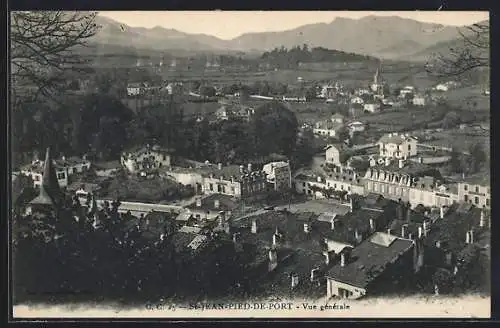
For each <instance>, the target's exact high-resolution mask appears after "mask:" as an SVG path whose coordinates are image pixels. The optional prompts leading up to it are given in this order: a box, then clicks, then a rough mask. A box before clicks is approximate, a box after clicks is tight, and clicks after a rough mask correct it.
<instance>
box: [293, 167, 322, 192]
mask: <svg viewBox="0 0 500 328" xmlns="http://www.w3.org/2000/svg"><path fill="white" fill-rule="evenodd" d="M292 185H293V187H294V189H295V191H296V192H297V193H299V194H305V195H308V196H313V197H315V198H325V195H324V193H323V192H322V191H320V190H319V189H321V190H326V189H327V186H326V177H325V176H324V175H321V174H313V173H311V172H302V173H299V174H297V175H296V176H295V177H294V179H293V182H292ZM316 189H318V190H316Z"/></svg>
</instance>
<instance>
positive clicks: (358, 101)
mask: <svg viewBox="0 0 500 328" xmlns="http://www.w3.org/2000/svg"><path fill="white" fill-rule="evenodd" d="M364 103H365V101H364V100H363V98H361V97H357V96H355V97H352V98H351V104H358V105H363V104H364Z"/></svg>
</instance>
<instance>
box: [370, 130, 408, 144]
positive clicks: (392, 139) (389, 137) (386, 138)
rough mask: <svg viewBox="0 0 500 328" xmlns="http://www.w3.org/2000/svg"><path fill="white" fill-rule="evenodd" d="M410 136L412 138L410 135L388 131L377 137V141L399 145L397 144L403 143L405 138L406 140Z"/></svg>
mask: <svg viewBox="0 0 500 328" xmlns="http://www.w3.org/2000/svg"><path fill="white" fill-rule="evenodd" d="M410 138H412V137H411V136H409V135H404V134H393V133H389V134H385V135H383V136H382V137H381V138H380V139H379V141H378V142H379V143H384V144H388V143H394V144H397V145H399V144H401V143H403V142H404V141H405V140H408V139H410Z"/></svg>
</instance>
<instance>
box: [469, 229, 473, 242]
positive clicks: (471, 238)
mask: <svg viewBox="0 0 500 328" xmlns="http://www.w3.org/2000/svg"><path fill="white" fill-rule="evenodd" d="M469 234H470V243H471V244H474V230H470V233H469Z"/></svg>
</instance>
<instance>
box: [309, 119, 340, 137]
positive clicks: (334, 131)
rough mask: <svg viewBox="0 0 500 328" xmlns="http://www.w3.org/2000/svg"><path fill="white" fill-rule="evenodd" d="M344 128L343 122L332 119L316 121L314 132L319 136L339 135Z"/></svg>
mask: <svg viewBox="0 0 500 328" xmlns="http://www.w3.org/2000/svg"><path fill="white" fill-rule="evenodd" d="M343 129H344V124H343V123H337V122H332V121H331V120H326V121H320V122H316V124H315V126H314V128H313V133H314V134H315V135H318V136H325V137H337V136H338V135H339V133H340V132H341V131H342V130H343Z"/></svg>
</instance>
